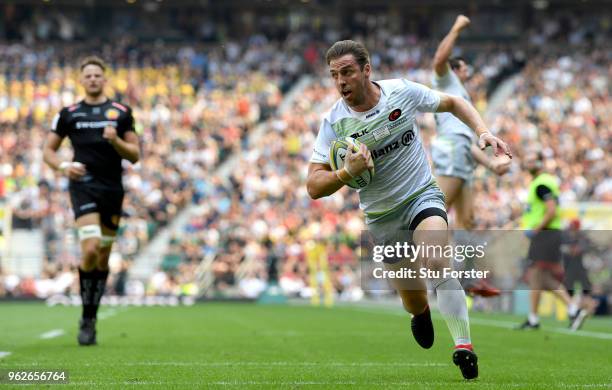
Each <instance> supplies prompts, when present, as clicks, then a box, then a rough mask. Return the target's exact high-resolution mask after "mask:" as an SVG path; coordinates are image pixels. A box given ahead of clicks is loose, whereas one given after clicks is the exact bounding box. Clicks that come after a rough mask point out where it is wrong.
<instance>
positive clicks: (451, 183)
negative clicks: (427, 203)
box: [436, 175, 465, 210]
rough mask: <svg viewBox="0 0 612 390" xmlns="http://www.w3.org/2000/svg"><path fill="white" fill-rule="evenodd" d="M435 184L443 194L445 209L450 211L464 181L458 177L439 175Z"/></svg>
mask: <svg viewBox="0 0 612 390" xmlns="http://www.w3.org/2000/svg"><path fill="white" fill-rule="evenodd" d="M436 182H438V186H440V190H442V193H444V199H445V205H446V209H447V210H450V209H451V207H452V206H453V205H455V202H456V200H457V199H458V198H459V196H460V194H461V191H462V189H463V187H464V186H463V184H464V183H465V181H464V180H463V179H461V178H459V177H454V176H443V175H441V176H437V177H436Z"/></svg>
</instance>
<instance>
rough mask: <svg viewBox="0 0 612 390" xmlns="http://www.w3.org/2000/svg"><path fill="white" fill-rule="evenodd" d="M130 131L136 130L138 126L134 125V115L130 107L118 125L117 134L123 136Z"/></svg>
mask: <svg viewBox="0 0 612 390" xmlns="http://www.w3.org/2000/svg"><path fill="white" fill-rule="evenodd" d="M128 131H133V132H136V128H135V125H134V115H132V109H131V108H128V110H127V112H126V113H125V115H123V117H122V118H121V120H120V121H119V123H118V126H117V134H119V136H120V137H122V138H123V135H124V134H125V133H127V132H128Z"/></svg>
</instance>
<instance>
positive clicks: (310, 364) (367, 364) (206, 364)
mask: <svg viewBox="0 0 612 390" xmlns="http://www.w3.org/2000/svg"><path fill="white" fill-rule="evenodd" d="M103 364H104V365H106V364H105V363H100V364H95V363H86V364H84V365H85V366H98V365H103ZM120 365H121V366H187V367H192V366H200V367H232V366H252V367H321V366H325V367H330V366H331V367H446V366H448V365H449V364H446V363H402V362H388V363H384V362H171V361H170V362H125V363H120Z"/></svg>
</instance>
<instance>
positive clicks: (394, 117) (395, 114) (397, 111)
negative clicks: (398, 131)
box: [389, 108, 402, 122]
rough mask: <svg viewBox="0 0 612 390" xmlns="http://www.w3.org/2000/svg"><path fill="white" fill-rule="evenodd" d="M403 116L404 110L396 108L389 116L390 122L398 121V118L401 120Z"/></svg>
mask: <svg viewBox="0 0 612 390" xmlns="http://www.w3.org/2000/svg"><path fill="white" fill-rule="evenodd" d="M401 115H402V110H400V109H399V108H396V109H395V110H393V111H391V113H390V114H389V120H390V121H391V122H393V121H395V120H397V118H399V117H400V116H401Z"/></svg>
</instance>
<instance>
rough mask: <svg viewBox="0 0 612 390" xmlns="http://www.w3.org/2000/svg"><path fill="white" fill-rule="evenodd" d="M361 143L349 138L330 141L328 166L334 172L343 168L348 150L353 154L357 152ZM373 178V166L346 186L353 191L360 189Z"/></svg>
mask: <svg viewBox="0 0 612 390" xmlns="http://www.w3.org/2000/svg"><path fill="white" fill-rule="evenodd" d="M360 146H361V142H359V141H358V140H356V139H354V138H351V137H344V138H339V139H337V140H334V141H332V144H331V147H330V149H329V165H330V166H331V168H332V169H333V170H334V171H335V170H337V169H342V167H344V158H345V157H346V152H347V151H348V149H349V148H352V149H353V151H354V152H357V151H359V147H360ZM373 178H374V166H372V168H369V169H366V170H365V171H363V172H361V175H359V176H357V177H355V178H353V180H351V181H350V182H348V183H347V184H346V185H347V186H349V187H351V188H354V189H357V190H359V189H362V188H365V187H367V186H368V184H370V182H371V181H372V179H373Z"/></svg>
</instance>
